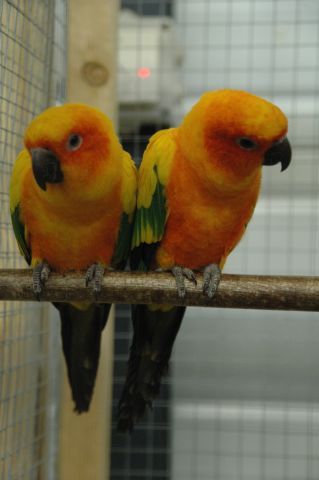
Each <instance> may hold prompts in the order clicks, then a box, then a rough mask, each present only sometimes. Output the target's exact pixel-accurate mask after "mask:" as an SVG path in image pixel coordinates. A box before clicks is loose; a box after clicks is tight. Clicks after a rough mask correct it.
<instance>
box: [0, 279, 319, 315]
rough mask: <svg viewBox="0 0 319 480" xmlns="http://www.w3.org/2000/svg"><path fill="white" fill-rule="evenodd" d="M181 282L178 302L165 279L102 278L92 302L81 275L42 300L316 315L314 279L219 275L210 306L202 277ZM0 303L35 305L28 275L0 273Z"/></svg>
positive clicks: (56, 285) (51, 284)
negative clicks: (183, 290)
mask: <svg viewBox="0 0 319 480" xmlns="http://www.w3.org/2000/svg"><path fill="white" fill-rule="evenodd" d="M185 282H186V288H187V293H186V297H185V298H184V299H180V298H179V297H178V295H177V292H176V287H175V280H174V278H173V276H172V275H171V274H169V273H154V272H152V273H151V272H150V273H141V272H107V273H106V274H105V276H104V284H103V288H102V291H101V293H100V294H99V296H98V298H97V299H95V297H94V296H93V294H92V292H91V290H90V289H89V288H86V286H85V281H84V273H83V274H81V273H68V274H67V275H60V274H55V273H52V274H51V276H50V278H49V280H48V282H47V285H46V286H45V289H44V291H43V294H42V295H41V300H45V301H54V302H71V301H98V302H102V303H103V302H107V303H145V304H151V303H158V304H171V305H188V306H201V307H224V308H246V309H262V310H263V309H264V310H303V311H316V312H317V311H319V277H283V276H261V275H260V276H255V275H227V274H224V275H223V276H222V280H221V282H220V284H219V288H218V293H217V294H216V297H215V298H214V299H212V300H211V299H209V298H207V297H206V296H205V295H203V293H202V284H203V279H202V275H200V274H198V275H197V285H194V284H193V283H191V282H189V281H188V280H185ZM0 300H33V301H34V300H35V296H34V293H33V290H32V274H31V271H30V270H0Z"/></svg>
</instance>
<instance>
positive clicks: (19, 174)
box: [10, 150, 32, 265]
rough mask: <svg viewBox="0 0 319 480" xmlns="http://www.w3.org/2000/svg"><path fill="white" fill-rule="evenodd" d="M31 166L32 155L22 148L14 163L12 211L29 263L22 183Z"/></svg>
mask: <svg viewBox="0 0 319 480" xmlns="http://www.w3.org/2000/svg"><path fill="white" fill-rule="evenodd" d="M30 168H31V160H30V155H29V154H28V152H27V151H26V150H22V151H21V152H20V153H19V155H18V157H17V159H16V162H15V164H14V168H13V172H12V176H11V182H10V213H11V221H12V226H13V231H14V235H15V237H16V240H17V243H18V246H19V249H20V252H21V255H23V256H24V258H25V259H26V261H27V262H28V264H29V265H30V264H31V260H32V254H31V247H30V245H29V244H28V241H27V234H26V228H25V225H24V223H23V220H22V218H21V206H20V200H21V190H22V183H23V181H24V179H25V175H26V173H27V172H28V171H29V169H30Z"/></svg>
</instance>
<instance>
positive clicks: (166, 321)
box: [118, 305, 185, 432]
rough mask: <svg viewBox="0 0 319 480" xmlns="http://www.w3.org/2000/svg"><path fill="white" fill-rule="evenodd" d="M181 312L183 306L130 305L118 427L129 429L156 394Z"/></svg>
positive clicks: (165, 368)
mask: <svg viewBox="0 0 319 480" xmlns="http://www.w3.org/2000/svg"><path fill="white" fill-rule="evenodd" d="M184 312H185V307H173V308H172V309H171V310H169V311H166V312H165V311H160V310H155V311H154V310H149V309H148V307H147V306H146V305H136V306H133V307H132V317H133V328H134V335H133V342H132V346H131V350H130V357H129V361H128V372H127V376H126V381H125V385H124V388H123V392H122V395H121V398H120V401H119V406H118V430H119V431H122V432H125V431H127V430H129V431H131V430H132V429H133V426H134V423H135V422H136V421H137V420H139V419H140V418H141V417H142V416H143V415H144V413H145V410H146V408H147V406H149V407H151V406H152V402H153V400H154V398H155V397H157V396H158V394H159V391H160V386H161V379H162V377H163V375H164V374H165V373H166V371H167V368H168V362H169V358H170V355H171V351H172V347H173V343H174V340H175V338H176V335H177V332H178V330H179V327H180V325H181V321H182V319H183V316H184Z"/></svg>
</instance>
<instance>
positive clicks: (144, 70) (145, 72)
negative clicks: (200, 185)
mask: <svg viewBox="0 0 319 480" xmlns="http://www.w3.org/2000/svg"><path fill="white" fill-rule="evenodd" d="M151 73H152V72H151V69H150V68H148V67H141V68H139V69H138V70H137V75H138V77H140V78H148V77H150V76H151Z"/></svg>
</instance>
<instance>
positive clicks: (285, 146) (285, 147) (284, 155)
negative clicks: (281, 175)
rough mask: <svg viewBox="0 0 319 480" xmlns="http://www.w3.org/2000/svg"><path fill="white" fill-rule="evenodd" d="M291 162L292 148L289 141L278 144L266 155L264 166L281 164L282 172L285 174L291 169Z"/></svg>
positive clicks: (285, 140)
mask: <svg viewBox="0 0 319 480" xmlns="http://www.w3.org/2000/svg"><path fill="white" fill-rule="evenodd" d="M290 161H291V146H290V143H289V141H288V139H287V138H286V137H285V138H284V139H283V140H281V141H279V142H276V143H274V144H273V146H272V147H270V149H269V150H267V152H266V153H265V156H264V161H263V165H276V164H277V163H281V171H282V172H283V171H284V170H286V168H288V167H289V164H290Z"/></svg>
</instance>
